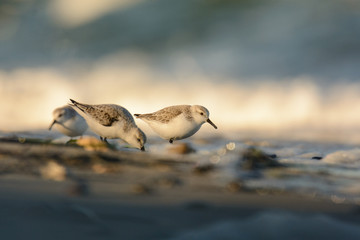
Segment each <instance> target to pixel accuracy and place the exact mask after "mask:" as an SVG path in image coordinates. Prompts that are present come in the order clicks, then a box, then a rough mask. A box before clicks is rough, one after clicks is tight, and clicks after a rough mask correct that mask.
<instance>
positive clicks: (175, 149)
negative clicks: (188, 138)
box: [168, 143, 195, 154]
mask: <svg viewBox="0 0 360 240" xmlns="http://www.w3.org/2000/svg"><path fill="white" fill-rule="evenodd" d="M168 152H169V153H176V154H189V153H194V152H195V149H193V148H192V147H191V146H190V144H188V143H175V144H173V145H172V146H171V147H169V148H168Z"/></svg>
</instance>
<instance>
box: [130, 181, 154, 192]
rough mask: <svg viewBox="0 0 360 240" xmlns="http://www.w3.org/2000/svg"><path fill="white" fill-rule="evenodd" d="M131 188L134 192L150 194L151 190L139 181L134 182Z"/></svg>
mask: <svg viewBox="0 0 360 240" xmlns="http://www.w3.org/2000/svg"><path fill="white" fill-rule="evenodd" d="M131 190H132V192H133V193H135V194H150V193H151V192H152V191H151V189H150V188H149V187H148V186H146V185H144V184H140V183H138V184H134V185H133V186H132V189H131Z"/></svg>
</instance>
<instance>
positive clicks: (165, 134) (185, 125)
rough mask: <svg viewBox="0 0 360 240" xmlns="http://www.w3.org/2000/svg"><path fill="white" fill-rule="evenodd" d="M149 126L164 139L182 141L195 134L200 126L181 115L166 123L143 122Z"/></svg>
mask: <svg viewBox="0 0 360 240" xmlns="http://www.w3.org/2000/svg"><path fill="white" fill-rule="evenodd" d="M144 121H146V122H147V123H148V124H149V126H150V127H151V128H152V129H153V130H154V131H155V132H156V133H157V134H159V135H160V137H162V138H164V139H171V138H173V139H183V138H187V137H190V136H192V135H193V134H194V133H196V132H197V131H198V130H199V129H200V127H201V125H202V124H197V123H196V122H195V121H189V120H188V119H186V118H185V116H184V115H183V114H181V115H179V116H177V117H175V118H174V119H172V120H171V121H169V122H168V123H161V122H157V121H149V120H145V119H144Z"/></svg>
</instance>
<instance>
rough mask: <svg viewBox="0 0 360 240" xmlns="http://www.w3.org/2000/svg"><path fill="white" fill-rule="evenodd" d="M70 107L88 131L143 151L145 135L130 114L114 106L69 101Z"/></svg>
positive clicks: (102, 138)
mask: <svg viewBox="0 0 360 240" xmlns="http://www.w3.org/2000/svg"><path fill="white" fill-rule="evenodd" d="M70 101H71V102H72V104H71V105H70V106H72V107H73V108H74V109H75V110H76V111H77V112H78V113H79V114H80V115H81V116H83V117H84V118H85V120H86V122H87V124H88V125H89V127H90V129H91V130H92V131H93V132H95V133H96V134H98V135H99V136H100V139H101V140H103V141H106V139H107V138H110V139H111V138H120V139H122V140H124V141H125V142H127V143H129V144H130V145H132V146H133V147H136V148H138V149H140V150H142V151H145V147H144V145H145V143H146V135H145V134H144V133H143V131H141V129H140V128H138V126H137V125H136V123H135V121H134V118H133V117H132V115H131V113H130V112H129V111H128V110H126V109H125V108H123V107H121V106H119V105H115V104H99V105H89V104H83V103H79V102H76V101H75V100H72V99H70Z"/></svg>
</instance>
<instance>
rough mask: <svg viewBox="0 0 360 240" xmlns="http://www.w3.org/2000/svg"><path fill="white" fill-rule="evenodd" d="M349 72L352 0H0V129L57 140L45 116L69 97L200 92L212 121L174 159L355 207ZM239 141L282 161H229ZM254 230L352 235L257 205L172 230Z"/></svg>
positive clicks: (134, 109) (110, 99)
mask: <svg viewBox="0 0 360 240" xmlns="http://www.w3.org/2000/svg"><path fill="white" fill-rule="evenodd" d="M359 76H360V1H358V0H151V1H149V0H1V1H0V137H9V136H10V137H11V138H12V139H19V142H24V141H25V140H26V139H27V138H29V139H31V138H40V139H48V138H49V136H50V138H52V139H53V140H54V141H53V143H65V142H67V141H68V139H69V138H66V137H63V136H61V135H60V134H59V133H56V132H55V131H52V132H49V131H48V126H49V125H50V123H51V122H52V114H51V113H52V111H53V110H54V109H55V108H57V107H60V106H63V105H65V104H67V103H68V102H69V98H72V99H75V100H77V101H79V102H82V103H89V104H102V103H114V104H119V105H122V106H123V107H125V108H127V109H128V110H129V111H130V112H131V113H133V114H134V113H147V112H153V111H157V110H159V109H161V108H163V107H166V106H170V105H176V104H199V105H203V106H205V107H207V108H208V109H209V111H210V118H211V120H212V121H213V122H214V123H215V124H216V125H217V126H218V129H217V130H214V129H213V128H212V127H211V126H210V125H209V124H204V125H203V127H202V128H201V129H200V130H199V132H198V133H197V134H196V135H195V136H193V137H191V138H189V139H185V140H183V141H181V142H183V143H185V144H189V145H190V146H191V147H192V148H193V149H195V150H196V153H192V154H189V155H186V156H181V157H184V158H186V157H187V159H190V160H191V161H193V162H194V165H195V166H200V167H201V166H205V169H206V166H210V169H211V167H212V166H215V167H214V168H215V169H216V171H215V172H214V173H213V175H211V177H209V178H206V182H207V184H209V185H211V184H213V185H216V186H226V184H228V183H229V182H233V183H235V188H236V187H237V186H240V185H241V187H243V188H244V189H249V190H252V191H253V192H255V193H256V194H258V195H260V196H264V197H265V196H266V195H272V194H274V195H276V194H279V195H281V194H282V193H295V194H299V195H302V196H304V195H305V196H307V197H308V198H311V199H315V200H316V199H328V200H330V201H331V202H333V203H336V204H340V205H341V204H348V203H350V204H355V205H357V206H359V205H360V185H359V182H360V174H359V172H360V148H359V145H360V79H359ZM137 124H138V125H139V126H140V127H141V128H142V129H143V130H144V131H145V133H146V134H147V135H148V137H149V138H148V139H149V141H148V143H147V146H146V149H147V151H148V152H150V154H149V155H148V156H151V154H152V153H154V154H168V156H170V153H169V151H168V147H169V145H170V144H168V142H167V141H164V140H160V139H159V138H157V137H156V136H154V134H153V132H152V131H151V130H150V129H149V128H148V127H147V125H146V124H144V123H143V122H141V121H137ZM64 138H65V139H64ZM170 146H173V145H170ZM174 146H175V147H176V144H175V145H174ZM249 147H250V148H254V149H255V151H257V150H258V149H259V150H261V151H263V152H264V153H266V154H270V155H271V156H273V157H274V159H276V160H277V163H279V164H281V165H283V166H285V167H284V168H282V167H281V168H267V167H264V168H260V169H257V168H255V169H245V168H244V167H243V166H240V167H239V159H241V157H240V156H241V155H242V154H243V152H244V151H247V150H248V149H249ZM120 148H121V149H122V151H124V152H125V151H133V152H134V156H136V155H135V154H136V153H137V152H138V151H137V150H134V149H127V148H124V146H123V143H120ZM135 152H136V153H135ZM266 156H267V155H266ZM181 157H180V158H181ZM4 159H5V158H4ZM9 159H10V160H8V162H11V161H14V159H15V158H14V159H13V158H12V157H10V158H9ZM5 160H6V159H5ZM5 160H4V163H3V164H5V165H6V161H5ZM24 160H26V159H24ZM150 170H151V169H150ZM3 173H5V174H3V176H5V175H6V171H5V172H3ZM154 173H156V172H154ZM121 174H123V173H121ZM121 174H113V175H111V174H109V176H110V177H114V176H115V177H121ZM184 176H185V177H188V175H185V174H184ZM5 177H6V176H5ZM17 177H19V176H17V175H15V178H17ZM20 179H21V178H20ZM2 180H3V179H2ZM130 180H131V179H130ZM121 181H123V179H122V180H121ZM121 181H120V180H119V182H120V183H121ZM109 182H110V181H109ZM190 182H191V181H190ZM25 186H27V185H25ZM120 188H121V185H120V187H119V189H120ZM20 189H21V188H20ZM104 189H107V187H106V188H104ZM204 189H205V190H206V187H204ZM15 190H16V189H15ZM116 191H118V186H116ZM25 193H27V192H25ZM295 196H297V195H295ZM144 199H145V198H144ZM11 202H12V201H11ZM266 206H267V205H266ZM266 206H265V207H266ZM297 207H299V209H300V211H301V209H302V206H297ZM5 208H6V205H5ZM5 208H4V209H5ZM200 208H201V207H200ZM14 209H16V210H17V211H21V212H22V208H18V207H17V206H16V208H14ZM19 209H20V210H19ZM49 209H50V208H49ZM54 209H55V208H54ZM59 209H60V208H59ZM140 211H141V210H140ZM356 211H357V212H354V214H357V215H358V213H359V209H358V208H357V210H356ZM4 212H6V211H4ZM8 212H9V213H10V215H9V216H11V217H9V219H15V218H14V216H13V213H12V212H10V211H8ZM24 212H26V211H24ZM59 212H60V211H59ZM85 215H86V214H85ZM120 215H121V214H120ZM155 215H157V214H154V216H155ZM15 216H16V215H15ZM49 216H50V215H49ZM51 216H52V215H51ZM129 216H130V215H129ZM351 216H352V215H351ZM354 216H355V215H354ZM52 217H53V216H52ZM18 219H22V218H18ZM25 219H26V218H25ZM29 219H31V221H33V219H35V218H34V217H33V216H31V215H30V218H29ZM124 219H125V220H126V221H128V220H127V219H128V218H126V217H125V218H124ZM125 220H123V221H125ZM7 221H8V219H7V218H6V223H7ZM76 221H77V220H76ZM187 221H188V219H186V222H187ZM44 222H45V221H44ZM154 222H156V221H154ZM160 222H161V221H160ZM164 222H167V220H166V221H164ZM67 223H70V224H72V223H73V222H67ZM274 224H275V225H274ZM4 226H5V227H6V226H7V225H6V224H5V225H4ZM30 226H31V225H30ZM54 226H57V225H55V224H54ZM118 226H119V225H118V223H116V228H118ZM124 226H128V225H124ZM161 226H162V225H161ZM264 226H265V228H264ZM268 226H270V227H269V228H268ZM274 226H275V227H274ZM276 226H277V227H276ZM279 226H280V227H279ZM281 226H284V227H281ZM294 226H295V228H298V227H300V230H299V231H293V229H294ZM314 226H315V227H314ZM136 228H137V227H136ZM9 229H10V231H11V229H15V228H9ZM16 229H18V228H16ZM91 229H92V227H91ZM129 229H130V228H129ZM140 229H141V228H140ZM259 229H261V231H259ZM264 229H265V230H266V231H265V232H267V233H270V239H271V237H273V238H272V239H278V238H279V237H284V236H285V238H286V237H287V238H289V236H290V238H291V236H294V235H292V234H294V233H295V234H298V233H299V234H302V233H304V234H305V236H307V235H306V234H307V233H308V232H310V233H312V234H315V235H313V236H318V235H317V234H320V238H321V236H323V235H321V234H322V233H325V234H327V235H326V236H329V237H335V238H336V236H340V235H341V233H344V234H343V235H342V237H339V238H338V239H345V238H346V239H350V238H347V236H350V237H351V236H352V237H353V239H358V236H359V235H360V233H359V230H358V229H359V226H358V225H350V224H349V225H346V223H342V222H341V223H339V222H338V221H334V220H333V219H332V218H330V217H326V218H322V217H315V218H311V219H309V218H303V217H300V218H296V217H293V216H292V215H286V214H285V215H283V214H280V215H279V214H275V213H274V214H272V213H266V212H265V213H264V214H263V213H259V214H258V215H255V216H254V217H251V218H249V219H247V220H246V221H238V220H231V221H227V222H222V221H221V220H219V222H218V223H217V224H213V225H209V226H206V227H203V228H198V229H195V228H194V229H192V230H191V231H190V230H189V231H184V232H180V233H179V234H178V237H177V238H174V239H192V238H191V236H199V237H198V238H194V239H208V238H209V237H210V238H211V236H214V238H216V236H217V235H216V234H218V233H219V232H222V233H223V234H224V233H225V234H227V235H225V236H228V238H229V239H238V236H242V235H244V234H245V235H246V236H255V238H256V237H260V238H262V237H263V236H265V235H262V234H263V232H264ZM279 229H280V231H278V230H279ZM288 229H290V230H288ZM319 229H320V230H319ZM321 230H323V231H321ZM14 232H16V231H14ZM40 232H41V234H43V230H42V229H41V231H40ZM49 232H50V231H49ZM139 232H141V231H139ZM25 233H26V232H25ZM91 233H92V232H91ZM353 233H354V234H355V235H356V237H354V236H355V235H354V234H353ZM12 234H13V232H11V236H12ZM259 234H260V236H259ZM271 234H272V235H271ZM276 234H277V235H276ZM337 234H340V235H337ZM40 236H43V235H40ZM92 236H96V235H92ZM223 236H224V235H223ZM277 236H279V237H277ZM296 236H297V237H298V236H302V235H296ZM344 236H346V237H345V238H344ZM214 238H212V239H214ZM248 238H251V237H248ZM305 238H306V237H305ZM314 239H319V237H316V238H314Z"/></svg>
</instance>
